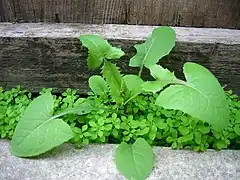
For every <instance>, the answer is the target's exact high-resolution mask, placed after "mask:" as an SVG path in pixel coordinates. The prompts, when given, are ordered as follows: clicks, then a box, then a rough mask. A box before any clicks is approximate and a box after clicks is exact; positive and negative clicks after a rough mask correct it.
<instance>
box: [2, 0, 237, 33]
mask: <svg viewBox="0 0 240 180" xmlns="http://www.w3.org/2000/svg"><path fill="white" fill-rule="evenodd" d="M4 1H6V0H4ZM8 2H9V3H10V7H11V9H12V12H11V13H13V14H14V15H15V18H16V20H17V21H19V22H66V23H87V24H93V23H94V24H101V23H110V24H145V25H172V26H192V27H219V28H238V29H239V28H240V1H239V0H137V1H136V0H9V1H8ZM5 4H6V3H5ZM2 21H3V20H2Z"/></svg>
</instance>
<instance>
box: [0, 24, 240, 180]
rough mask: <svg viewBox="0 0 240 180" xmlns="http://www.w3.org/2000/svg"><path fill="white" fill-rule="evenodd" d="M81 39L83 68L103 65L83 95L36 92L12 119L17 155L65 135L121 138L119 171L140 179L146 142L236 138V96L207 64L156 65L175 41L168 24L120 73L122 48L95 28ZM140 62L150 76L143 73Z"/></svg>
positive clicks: (222, 142)
mask: <svg viewBox="0 0 240 180" xmlns="http://www.w3.org/2000/svg"><path fill="white" fill-rule="evenodd" d="M80 41H81V43H82V45H83V46H85V47H86V48H87V49H88V60H87V62H88V67H89V68H90V69H101V73H100V75H93V76H91V77H90V78H89V87H90V89H91V93H90V95H89V97H88V98H85V99H84V98H79V97H78V96H77V95H76V91H75V92H73V91H70V90H67V91H66V92H65V94H64V95H63V96H62V97H56V96H53V95H52V94H51V92H50V91H47V90H45V91H44V92H42V94H41V95H40V96H39V97H37V98H35V99H34V100H33V101H32V102H31V103H30V104H29V105H28V106H27V108H26V109H25V111H24V113H23V114H22V115H21V118H20V120H19V121H18V123H17V126H16V129H15V131H14V134H13V137H12V141H11V151H12V153H13V154H14V155H15V156H19V157H30V156H36V155H39V154H42V153H44V152H46V151H49V150H50V149H52V148H54V147H56V146H58V145H60V144H62V143H64V142H68V141H70V142H73V143H76V144H78V145H80V146H81V145H84V144H89V143H91V142H98V143H99V142H116V143H121V144H120V145H119V146H118V148H117V149H116V153H115V162H116V167H117V169H118V170H119V172H120V173H121V174H122V175H123V176H125V177H126V178H128V179H136V180H142V179H145V178H147V177H148V175H149V174H150V172H151V170H152V168H153V166H154V153H153V151H152V148H151V145H160V146H161V145H163V146H171V147H172V148H174V149H176V148H184V147H190V148H192V149H194V150H196V151H205V150H206V149H207V148H209V146H210V145H212V146H213V147H211V148H215V149H222V148H226V147H228V145H229V144H230V141H229V139H234V140H235V139H237V140H238V141H240V140H239V136H240V114H239V109H240V107H239V106H240V105H239V102H238V100H236V97H233V95H232V94H231V93H229V94H228V95H226V93H225V92H224V90H223V88H222V87H221V85H220V84H219V82H218V80H217V79H216V78H215V76H214V75H213V74H212V73H211V72H210V71H208V70H207V69H206V68H205V67H203V66H201V65H199V64H197V63H192V62H186V63H185V64H184V65H183V73H184V75H185V79H186V81H183V80H181V79H178V78H177V77H176V76H175V74H174V72H171V71H169V70H168V69H166V68H164V67H162V66H161V65H159V60H161V59H162V58H163V57H164V56H167V55H168V54H169V53H170V52H171V50H172V49H173V47H174V46H175V41H176V34H175V31H174V30H173V29H172V28H170V27H158V28H155V29H154V30H153V32H152V34H151V35H150V36H149V37H148V38H147V39H146V41H145V42H144V43H142V44H137V45H135V46H134V47H135V49H136V55H135V56H133V57H132V58H131V59H130V61H129V66H131V67H135V68H139V73H138V74H136V75H134V74H121V71H120V69H119V67H117V65H116V64H115V62H116V61H118V60H119V59H121V57H123V56H124V55H125V53H124V52H123V51H122V50H121V49H120V48H117V47H113V46H111V45H110V44H109V42H108V41H107V40H105V39H104V38H103V37H101V36H100V35H91V34H90V35H89V34H87V35H81V36H80ZM144 69H146V70H148V71H149V72H150V74H151V76H152V77H153V78H154V80H153V81H144V80H143V79H142V77H141V75H142V72H143V70H144ZM234 98H235V99H234ZM233 102H234V103H233ZM235 102H236V103H235ZM229 105H230V106H229ZM0 111H1V109H0ZM4 111H5V110H4ZM0 115H1V113H0ZM0 117H1V116H0ZM14 123H15V121H14ZM210 134H211V135H212V136H210Z"/></svg>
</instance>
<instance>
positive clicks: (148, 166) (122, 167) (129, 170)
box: [115, 138, 154, 180]
mask: <svg viewBox="0 0 240 180" xmlns="http://www.w3.org/2000/svg"><path fill="white" fill-rule="evenodd" d="M115 162H116V167H117V169H118V171H119V172H120V173H121V174H122V175H123V176H125V177H126V178H127V179H134V180H144V179H146V178H147V177H148V176H149V174H150V173H151V171H152V169H153V165H154V154H153V151H152V148H151V146H150V145H149V144H148V143H147V142H146V141H145V140H144V139H142V138H139V139H137V140H136V141H135V143H134V144H132V145H128V144H127V143H125V142H123V143H121V144H120V145H119V146H118V148H117V150H116V155H115Z"/></svg>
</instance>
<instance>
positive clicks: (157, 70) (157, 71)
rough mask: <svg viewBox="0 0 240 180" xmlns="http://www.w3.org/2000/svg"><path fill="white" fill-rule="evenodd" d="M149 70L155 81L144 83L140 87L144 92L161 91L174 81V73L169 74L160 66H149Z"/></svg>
mask: <svg viewBox="0 0 240 180" xmlns="http://www.w3.org/2000/svg"><path fill="white" fill-rule="evenodd" d="M149 69H150V72H151V75H152V77H154V78H155V79H156V81H146V82H144V83H143V85H142V89H143V90H144V91H148V92H153V93H156V92H158V91H160V90H162V89H163V88H164V87H165V86H166V85H168V84H171V83H173V82H174V81H176V77H175V75H174V73H172V72H170V71H169V70H168V69H165V68H163V67H162V66H160V65H157V64H155V65H153V66H150V68H149Z"/></svg>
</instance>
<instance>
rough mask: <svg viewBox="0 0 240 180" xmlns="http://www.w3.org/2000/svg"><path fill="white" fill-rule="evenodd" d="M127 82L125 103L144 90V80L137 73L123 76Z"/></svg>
mask: <svg viewBox="0 0 240 180" xmlns="http://www.w3.org/2000/svg"><path fill="white" fill-rule="evenodd" d="M123 80H124V83H125V87H126V89H125V91H126V97H125V102H124V104H127V103H128V102H129V101H130V100H131V99H133V98H134V97H136V96H137V95H138V94H140V93H141V92H142V87H141V86H142V84H143V80H142V79H141V78H140V77H139V76H136V75H125V76H124V77H123Z"/></svg>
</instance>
